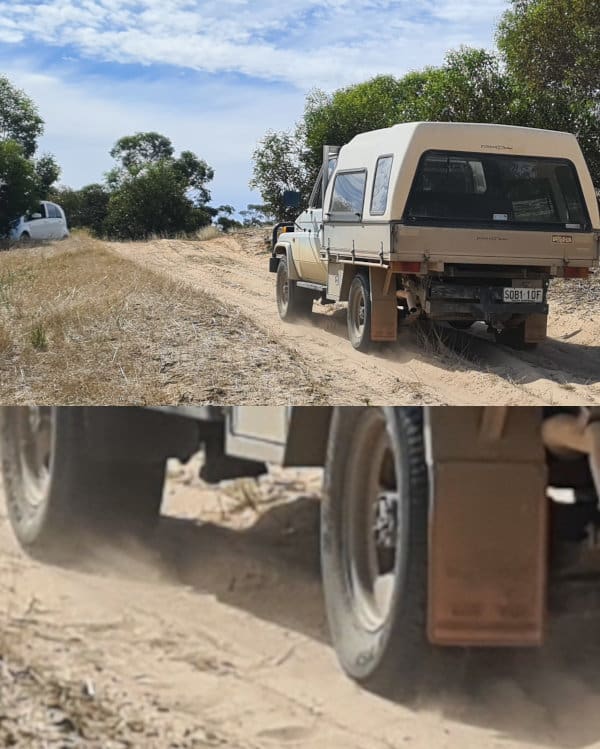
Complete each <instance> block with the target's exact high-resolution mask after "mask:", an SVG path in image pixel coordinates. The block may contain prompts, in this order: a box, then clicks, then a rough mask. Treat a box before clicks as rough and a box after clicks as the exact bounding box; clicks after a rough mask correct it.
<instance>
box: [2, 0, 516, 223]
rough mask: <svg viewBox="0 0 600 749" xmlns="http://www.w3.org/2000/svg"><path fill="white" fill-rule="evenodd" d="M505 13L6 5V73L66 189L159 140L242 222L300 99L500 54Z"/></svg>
mask: <svg viewBox="0 0 600 749" xmlns="http://www.w3.org/2000/svg"><path fill="white" fill-rule="evenodd" d="M506 6H507V2H506V0H318V1H317V0H302V1H300V0H287V2H285V4H282V3H281V2H280V1H279V0H259V1H256V2H248V1H247V0H220V1H219V2H202V1H199V0H131V1H130V0H80V1H79V2H76V1H75V0H40V1H38V2H18V0H17V2H16V3H15V2H14V0H6V1H5V0H0V71H1V72H2V73H3V74H5V75H7V76H8V77H9V78H10V80H11V81H13V82H14V83H15V84H17V85H18V86H19V87H21V88H23V89H25V90H26V91H27V93H28V94H29V95H30V96H31V97H32V98H33V99H34V100H35V101H36V103H37V104H38V106H39V109H40V112H41V114H42V116H43V117H44V119H45V121H46V132H45V134H44V136H43V138H42V140H41V143H40V150H41V151H50V152H52V153H54V154H55V155H56V156H57V158H58V160H59V162H60V163H61V165H62V168H63V175H62V179H61V181H62V182H63V183H64V184H68V185H71V186H73V187H80V186H81V185H83V184H86V183H89V182H94V181H99V180H100V179H101V178H102V175H103V173H104V172H105V171H107V170H108V169H109V168H110V166H111V159H110V156H109V155H108V152H109V150H110V148H111V146H112V144H113V143H114V141H115V140H116V139H117V138H118V137H120V136H121V135H125V134H127V133H133V132H136V131H139V130H158V131H159V132H162V133H164V134H165V135H168V136H169V137H170V138H171V139H172V140H173V142H174V144H175V147H176V148H177V149H178V150H180V149H190V150H193V151H195V152H196V153H197V154H198V155H199V156H201V157H202V158H204V159H206V161H207V162H208V163H209V164H210V165H211V166H212V167H213V168H214V169H215V179H214V181H213V183H212V194H213V203H214V204H220V203H230V204H232V205H234V206H235V207H236V208H237V209H243V208H244V207H245V206H246V204H247V203H249V202H258V201H259V200H260V198H259V196H258V195H256V194H253V193H252V192H251V191H250V189H249V188H248V180H249V179H250V175H251V154H252V150H253V148H254V147H255V145H256V143H257V141H258V140H259V139H260V137H261V136H262V135H263V134H264V133H265V132H266V131H267V130H268V129H274V130H280V129H284V128H289V127H292V126H293V124H294V122H295V121H296V120H297V119H298V118H299V117H300V116H301V114H302V110H303V106H304V98H305V95H306V93H307V92H308V91H309V90H310V89H311V88H314V87H319V88H322V89H324V90H326V91H331V90H333V89H335V88H338V87H340V86H343V85H347V84H350V83H356V82H359V81H362V80H365V79H366V78H369V77H371V76H373V75H377V74H380V73H391V74H394V75H401V74H403V73H405V72H407V71H408V70H413V69H416V68H420V67H423V66H425V65H436V64H439V63H441V62H442V60H443V57H444V53H445V52H446V51H447V50H448V49H451V48H455V47H458V46H459V45H461V44H470V45H475V46H483V47H487V48H491V47H493V43H494V41H493V34H494V28H495V25H496V22H497V20H498V18H499V16H500V14H501V13H502V11H503V10H504V9H505V8H506Z"/></svg>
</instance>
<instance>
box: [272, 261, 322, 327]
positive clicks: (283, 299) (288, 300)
mask: <svg viewBox="0 0 600 749" xmlns="http://www.w3.org/2000/svg"><path fill="white" fill-rule="evenodd" d="M275 283H276V291H275V293H276V297H277V310H278V312H279V317H281V319H282V320H287V321H290V320H294V319H296V318H298V317H307V316H308V315H309V314H310V312H311V310H312V305H313V301H314V299H313V295H312V292H310V291H309V290H308V289H302V288H299V287H298V285H297V284H296V281H293V280H292V279H290V274H289V269H288V261H287V258H286V257H282V258H281V260H280V261H279V265H278V266H277V278H276V282H275Z"/></svg>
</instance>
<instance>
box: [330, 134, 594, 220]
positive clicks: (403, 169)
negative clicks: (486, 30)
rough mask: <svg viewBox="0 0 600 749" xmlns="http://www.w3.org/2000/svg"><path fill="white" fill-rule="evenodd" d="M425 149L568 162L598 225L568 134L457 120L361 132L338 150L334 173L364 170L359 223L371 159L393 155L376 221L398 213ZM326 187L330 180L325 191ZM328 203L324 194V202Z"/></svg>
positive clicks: (591, 188)
mask: <svg viewBox="0 0 600 749" xmlns="http://www.w3.org/2000/svg"><path fill="white" fill-rule="evenodd" d="M429 150H442V151H467V152H470V153H482V154H483V153H486V154H490V153H492V154H493V153H495V154H503V155H507V156H541V157H544V156H545V157H551V158H560V159H568V160H570V161H572V162H573V163H574V164H575V167H576V169H577V172H578V175H579V180H580V182H581V187H582V190H583V193H584V196H585V200H586V203H587V207H588V211H589V214H590V219H591V221H592V225H593V226H594V228H598V227H600V215H599V213H598V203H597V200H596V193H595V190H594V186H593V184H592V179H591V177H590V173H589V170H588V168H587V164H586V163H585V159H584V158H583V154H582V152H581V149H580V147H579V143H578V142H577V138H576V137H575V136H574V135H572V134H571V133H563V132H558V131H556V130H539V129H535V128H529V127H516V126H513V125H489V124H472V123H463V122H408V123H402V124H399V125H394V126H393V127H388V128H384V129H381V130H372V131H370V132H367V133H361V134H360V135H357V136H355V137H354V138H353V139H352V140H351V141H350V142H349V143H348V144H346V145H345V146H343V147H342V149H341V151H340V154H339V158H338V163H337V168H336V171H340V170H346V169H361V168H366V169H367V186H366V196H367V198H366V201H365V207H366V210H365V215H364V220H365V221H368V220H369V218H370V217H369V212H368V208H369V203H370V195H371V191H372V186H373V176H374V172H375V164H376V162H377V158H378V157H379V156H384V155H388V154H391V155H393V156H394V160H393V164H392V171H391V175H390V188H389V195H388V204H387V210H386V213H385V214H384V215H383V216H378V217H376V218H377V220H379V221H381V220H397V219H399V218H401V216H402V213H403V211H404V206H405V204H406V200H407V198H408V193H409V191H410V188H411V185H412V181H413V178H414V175H415V172H416V169H417V165H418V163H419V160H420V158H421V156H422V155H423V153H424V152H425V151H429ZM332 183H333V180H332V181H331V182H330V188H331V186H332ZM328 193H330V190H328ZM328 201H329V195H328V197H327V200H326V204H328ZM374 218H375V217H374Z"/></svg>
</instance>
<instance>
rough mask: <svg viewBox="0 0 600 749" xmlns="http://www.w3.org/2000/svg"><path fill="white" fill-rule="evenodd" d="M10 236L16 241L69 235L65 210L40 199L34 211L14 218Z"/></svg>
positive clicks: (62, 237) (61, 237)
mask: <svg viewBox="0 0 600 749" xmlns="http://www.w3.org/2000/svg"><path fill="white" fill-rule="evenodd" d="M10 236H11V239H16V240H17V241H19V240H21V241H27V240H30V239H33V240H40V239H66V238H67V237H68V236H69V229H68V228H67V219H66V217H65V212H64V211H63V209H62V208H61V207H60V206H59V205H56V203H50V201H48V200H42V201H41V202H40V204H39V205H38V206H37V207H36V209H35V211H32V212H31V213H28V214H26V215H25V216H21V218H18V219H16V221H15V222H14V223H13V226H12V228H11V232H10Z"/></svg>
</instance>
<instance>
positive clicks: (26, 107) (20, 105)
mask: <svg viewBox="0 0 600 749" xmlns="http://www.w3.org/2000/svg"><path fill="white" fill-rule="evenodd" d="M43 132H44V121H43V120H42V118H41V117H40V115H39V112H38V110H37V107H36V106H35V104H34V103H33V101H32V100H31V99H30V98H29V97H28V96H27V94H26V93H25V92H24V91H21V90H20V89H18V88H16V87H15V86H13V84H12V83H11V82H10V81H9V80H8V78H6V77H5V76H3V75H0V141H8V140H12V141H15V143H18V144H19V146H20V147H21V150H22V154H23V156H24V157H25V158H27V159H28V158H31V157H32V156H33V154H34V153H35V150H36V148H37V141H38V138H39V137H40V135H41V134H42V133H43Z"/></svg>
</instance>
